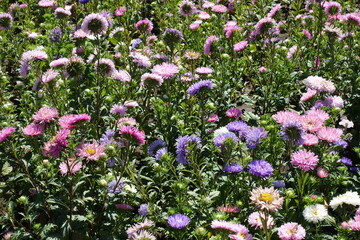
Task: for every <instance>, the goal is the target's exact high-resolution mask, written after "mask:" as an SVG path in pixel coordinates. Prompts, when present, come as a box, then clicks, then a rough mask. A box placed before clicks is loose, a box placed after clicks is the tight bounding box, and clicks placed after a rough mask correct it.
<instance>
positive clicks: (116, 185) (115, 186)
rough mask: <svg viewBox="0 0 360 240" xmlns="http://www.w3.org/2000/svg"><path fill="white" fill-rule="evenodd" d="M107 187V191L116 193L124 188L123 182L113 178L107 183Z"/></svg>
mask: <svg viewBox="0 0 360 240" xmlns="http://www.w3.org/2000/svg"><path fill="white" fill-rule="evenodd" d="M109 187H110V188H109V190H108V192H109V193H114V194H118V193H120V192H121V190H122V189H123V188H124V182H123V181H118V180H116V179H114V180H112V181H111V182H110V183H109Z"/></svg>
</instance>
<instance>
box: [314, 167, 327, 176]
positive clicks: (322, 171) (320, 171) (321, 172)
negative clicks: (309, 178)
mask: <svg viewBox="0 0 360 240" xmlns="http://www.w3.org/2000/svg"><path fill="white" fill-rule="evenodd" d="M316 174H317V175H318V177H319V178H326V177H327V176H329V173H328V171H326V170H325V169H324V168H320V167H319V168H317V169H316Z"/></svg>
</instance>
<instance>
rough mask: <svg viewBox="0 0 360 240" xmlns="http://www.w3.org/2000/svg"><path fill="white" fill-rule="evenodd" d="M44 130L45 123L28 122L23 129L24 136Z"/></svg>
mask: <svg viewBox="0 0 360 240" xmlns="http://www.w3.org/2000/svg"><path fill="white" fill-rule="evenodd" d="M44 131H45V124H36V123H30V124H29V125H27V126H26V127H25V128H24V129H23V133H24V135H25V136H38V135H41V134H43V133H44Z"/></svg>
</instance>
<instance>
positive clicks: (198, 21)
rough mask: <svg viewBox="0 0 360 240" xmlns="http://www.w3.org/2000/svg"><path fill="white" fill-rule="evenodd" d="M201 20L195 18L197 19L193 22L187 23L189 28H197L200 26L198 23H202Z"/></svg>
mask: <svg viewBox="0 0 360 240" xmlns="http://www.w3.org/2000/svg"><path fill="white" fill-rule="evenodd" d="M202 22H203V21H201V20H197V21H195V22H193V23H192V24H190V25H189V28H190V29H191V30H195V29H197V28H199V27H200V24H202Z"/></svg>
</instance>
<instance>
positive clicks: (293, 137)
mask: <svg viewBox="0 0 360 240" xmlns="http://www.w3.org/2000/svg"><path fill="white" fill-rule="evenodd" d="M280 134H281V136H282V139H283V140H286V141H289V142H292V143H294V144H296V145H301V144H303V143H304V138H305V134H306V133H305V131H304V129H303V127H302V126H301V123H300V122H297V121H288V122H286V123H285V124H284V126H283V127H282V128H281V131H280Z"/></svg>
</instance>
